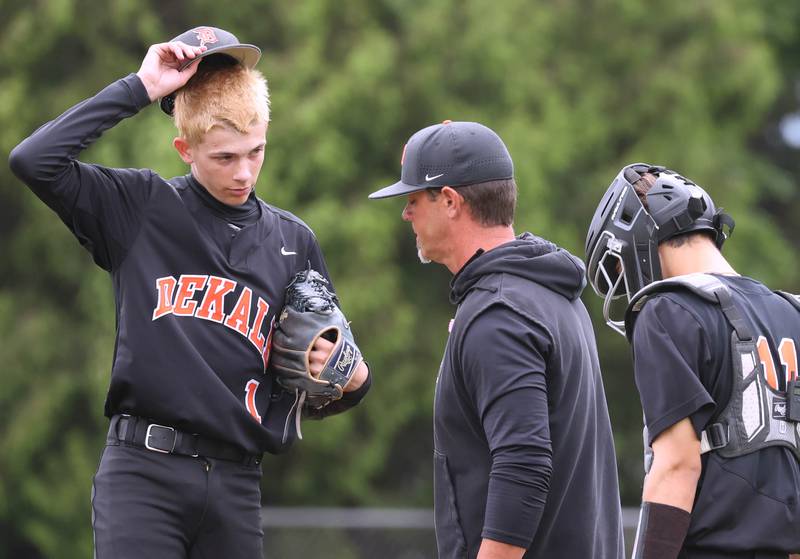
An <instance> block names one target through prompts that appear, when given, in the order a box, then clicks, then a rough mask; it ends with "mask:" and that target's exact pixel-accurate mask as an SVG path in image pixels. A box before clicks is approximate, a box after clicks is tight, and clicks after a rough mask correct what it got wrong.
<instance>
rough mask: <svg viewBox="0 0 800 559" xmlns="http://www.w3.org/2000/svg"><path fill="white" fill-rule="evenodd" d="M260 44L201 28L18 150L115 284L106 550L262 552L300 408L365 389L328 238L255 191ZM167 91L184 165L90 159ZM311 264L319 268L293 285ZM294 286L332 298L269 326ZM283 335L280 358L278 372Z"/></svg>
mask: <svg viewBox="0 0 800 559" xmlns="http://www.w3.org/2000/svg"><path fill="white" fill-rule="evenodd" d="M259 55H260V51H259V49H258V48H257V47H255V46H253V45H247V44H241V43H239V41H238V39H237V38H236V37H235V36H233V35H232V34H231V33H228V32H227V31H224V30H222V29H217V28H213V27H198V28H195V29H191V30H189V31H187V32H186V33H183V34H182V35H180V36H178V37H176V38H175V39H173V40H172V41H170V42H169V43H161V44H156V45H153V46H151V47H150V49H149V50H148V52H147V55H146V56H145V58H144V60H143V62H142V65H141V68H140V69H139V71H138V72H137V73H136V74H130V75H128V76H127V77H125V78H123V79H120V80H118V81H116V82H114V83H112V84H111V85H109V86H108V87H106V88H105V89H103V90H102V91H100V92H99V93H98V94H97V95H95V96H94V97H91V98H90V99H87V100H86V101H84V102H82V103H80V104H78V105H76V106H75V107H73V108H72V109H70V110H68V111H67V112H65V113H64V114H62V115H61V116H59V117H57V118H56V119H55V120H53V121H51V122H49V123H47V124H45V125H44V126H42V127H41V128H39V129H38V130H36V131H35V132H34V133H33V134H32V135H31V136H30V137H29V138H27V139H26V140H24V141H23V142H22V143H21V144H20V145H19V146H17V147H16V148H15V149H14V151H13V152H12V153H11V157H10V163H11V168H12V170H13V171H14V172H15V173H16V175H17V176H18V177H19V178H20V179H22V180H23V181H24V182H25V183H26V184H27V185H28V186H29V187H30V189H31V190H32V191H33V193H34V194H35V195H36V196H38V197H39V198H40V199H41V200H42V201H43V202H44V203H46V204H47V205H48V206H49V207H50V208H51V209H52V210H53V211H55V212H56V213H57V214H58V216H59V217H60V218H61V220H62V221H63V222H64V223H65V224H66V225H67V227H68V228H69V229H70V231H71V232H72V233H73V234H74V235H75V237H76V238H77V239H78V240H79V241H80V242H81V244H82V245H84V247H85V248H86V249H87V250H89V251H90V252H91V254H92V257H93V258H94V260H95V262H96V263H97V264H98V266H100V267H101V268H103V269H104V270H106V271H107V272H109V274H110V275H111V278H112V281H113V284H114V293H115V299H116V301H115V302H116V309H117V339H116V345H115V352H114V361H113V366H112V370H111V386H110V388H109V391H108V396H107V399H106V406H105V413H106V415H107V416H108V417H109V419H110V427H109V431H108V437H107V440H106V446H105V449H104V450H103V454H102V457H101V459H100V465H99V467H98V470H97V474H96V475H95V478H94V484H93V492H92V527H93V530H94V542H95V555H94V557H96V558H97V559H110V558H114V559H133V558H137V559H138V558H144V557H151V558H159V559H187V558H195V559H199V558H200V557H227V558H230V559H238V558H241V559H252V558H254V557H262V556H263V553H262V540H263V536H264V534H263V531H262V529H261V519H260V511H261V493H260V480H261V458H262V454H263V453H264V452H270V453H278V452H282V451H284V450H286V449H287V448H288V447H289V445H290V444H291V443H292V441H293V440H294V438H295V434H296V433H295V429H294V426H295V425H296V424H297V423H296V422H297V421H299V417H300V414H301V413H302V410H303V409H304V408H306V409H308V410H309V415H312V416H314V417H323V416H325V415H330V414H333V413H338V412H341V411H344V410H346V409H348V408H350V407H352V406H354V405H356V404H357V403H358V402H359V401H360V400H361V398H363V396H364V395H365V394H366V392H367V390H368V389H369V385H370V381H369V374H368V371H367V367H366V365H365V364H364V363H363V361H362V359H361V356H360V353H359V352H358V350H357V348H356V346H355V344H354V343H353V339H352V335H351V334H350V332H349V329H347V328H346V327H345V326H344V325H346V321H344V318H343V317H342V316H341V312H340V311H338V307H337V309H336V312H333V310H332V309H331V308H330V305H331V304H332V303H333V301H335V298H333V296H332V295H331V294H330V293H328V292H327V290H325V293H323V290H322V289H321V288H320V287H319V286H320V285H329V284H327V283H325V282H326V281H329V280H328V279H327V271H326V268H325V262H324V259H323V257H322V252H321V250H320V247H319V244H318V243H317V240H316V237H315V236H314V234H313V232H312V231H311V230H310V229H309V228H308V227H307V226H306V225H305V224H304V223H303V222H302V221H301V220H299V219H298V218H297V217H295V216H294V215H292V214H290V213H289V212H285V211H283V210H280V209H278V208H275V207H274V206H271V205H269V204H267V203H265V202H264V201H263V200H261V199H259V198H257V197H256V195H255V184H256V181H257V180H258V175H259V171H260V170H261V166H262V164H263V162H264V149H265V145H266V132H267V125H268V123H269V116H270V114H269V97H268V91H267V84H266V80H265V79H264V77H263V76H262V75H261V74H260V73H259V72H258V71H257V70H255V69H253V67H254V66H255V64H256V62H258V59H259ZM200 58H202V60H201V61H200V62H199V63H198V62H197V59H200ZM176 91H177V93H176ZM158 99H161V103H160V104H161V107H162V109H163V110H164V111H165V112H167V113H168V114H171V115H173V116H174V119H175V125H176V127H177V129H178V137H177V138H175V140H174V141H173V144H174V146H175V148H176V149H177V151H178V154H179V155H180V157H181V159H182V160H183V161H184V162H185V163H186V164H187V165H188V166H189V169H190V172H189V173H188V174H186V175H185V176H182V177H175V178H172V179H168V180H167V179H164V178H162V177H160V176H159V175H158V174H156V173H155V172H154V171H152V170H149V169H115V168H108V167H102V166H99V165H90V164H87V163H83V162H80V161H78V159H77V157H78V155H79V154H80V152H81V151H82V150H83V149H85V148H86V147H88V146H89V145H90V144H91V143H92V142H94V141H95V140H97V139H98V138H99V137H100V135H101V134H102V133H103V132H104V131H106V130H107V129H109V128H111V127H112V126H114V125H116V124H117V123H118V122H120V121H121V120H123V119H124V118H127V117H132V116H134V115H136V114H137V113H138V112H139V111H141V110H143V109H145V107H147V106H148V105H150V104H151V103H153V102H154V101H156V100H158ZM309 263H310V266H311V267H313V268H314V269H315V270H317V271H318V272H319V273H311V272H310V271H308V272H304V273H303V279H302V280H299V279H298V280H295V275H296V274H297V273H298V272H303V270H304V269H306V268H307V267H308V266H309ZM323 278H324V279H323ZM293 280H294V283H293V286H294V288H295V289H293V290H290V293H292V296H291V298H290V302H291V303H292V304H295V303H297V302H298V301H300V300H302V298H303V294H304V293H313V294H316V296H323V297H327V299H326V301H328V309H327V310H325V311H324V312H322V313H316V312H314V311H308V312H306V311H301V310H296V308H295V307H290V308H287V310H286V313H285V317H284V319H283V320H281V327H280V329H279V330H278V331H274V325H275V323H276V322H277V317H278V314H279V313H280V312H281V310H282V308H283V303H284V298H285V295H286V287H287V285H288V284H289V283H290V282H293ZM307 280H308V281H307ZM299 308H301V307H300V306H297V309H299ZM309 319H313V320H311V321H310V325H306V322H307V321H308V320H309ZM327 319H331V320H332V322H331V323H330V324H329V325H328V326H325V324H326V322H325V320H327ZM319 331H322V332H323V333H325V332H327V334H326V335H328V337H329V338H331V340H332V341H330V340H327V339H325V338H323V337H322V336H316V335H315V334H316V333H317V332H319ZM273 334H274V338H273ZM306 334H308V337H306ZM273 339H274V341H275V342H276V346H277V349H276V352H275V354H276V361H278V362H280V364H281V367H280V368H277V369H276V368H272V369H270V371H267V370H266V368H267V365H268V363H269V362H270V348H271V343H270V342H271V340H273ZM295 344H297V345H295ZM295 350H297V351H295ZM298 351H300V352H301V353H302V359H299V358H298V355H299V353H298ZM332 351H333V352H337V353H335V356H334V357H331V356H330V354H331V352H332ZM278 371H283V372H282V373H278ZM270 372H274V373H275V374H276V375H277V374H281V375H282V381H281V382H282V383H283V385H284V386H287V387H289V388H290V390H284V389H283V388H282V386H281V385H280V384H278V383H276V382H274V378H275V377H274V375H273V374H269V373H270ZM306 393H307V394H308V397H306V396H304V394H306ZM304 400H305V401H306V402H307V404H304Z"/></svg>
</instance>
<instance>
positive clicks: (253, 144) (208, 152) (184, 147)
mask: <svg viewBox="0 0 800 559" xmlns="http://www.w3.org/2000/svg"><path fill="white" fill-rule="evenodd" d="M266 136H267V124H266V123H260V124H256V125H253V126H251V127H250V129H249V130H248V131H247V132H246V133H244V134H243V133H241V132H239V131H237V130H235V129H233V128H231V127H228V126H214V127H213V128H212V129H211V130H209V131H208V132H207V133H206V134H205V136H203V139H202V140H201V141H200V142H199V143H197V144H196V145H189V144H188V142H186V140H184V139H183V138H176V139H175V147H176V149H177V150H178V152H179V153H180V154H181V158H182V159H183V160H184V161H185V162H186V163H188V164H189V165H191V168H192V174H193V175H194V177H195V178H196V179H197V180H198V181H199V182H200V184H202V185H203V186H204V187H205V189H206V190H208V192H209V193H210V194H211V195H212V196H213V197H214V198H216V199H217V200H219V201H220V202H222V203H223V204H228V205H229V206H241V205H242V204H244V203H245V202H246V201H247V197H248V196H249V195H250V192H252V191H253V189H254V188H255V186H256V181H258V174H259V173H260V172H261V165H263V163H264V148H265V146H266V143H267V142H266Z"/></svg>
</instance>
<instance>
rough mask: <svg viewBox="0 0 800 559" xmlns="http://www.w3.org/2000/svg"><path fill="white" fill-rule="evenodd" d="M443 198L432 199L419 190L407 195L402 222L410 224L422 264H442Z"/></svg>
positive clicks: (444, 248) (445, 220) (444, 250)
mask: <svg viewBox="0 0 800 559" xmlns="http://www.w3.org/2000/svg"><path fill="white" fill-rule="evenodd" d="M444 202H445V199H444V196H442V195H441V194H439V195H438V196H436V199H432V198H431V196H430V195H429V194H428V192H426V191H424V190H420V191H417V192H412V193H411V194H409V195H408V200H407V201H406V206H405V207H404V208H403V220H405V221H408V222H410V223H411V228H412V229H413V231H414V234H415V235H416V237H417V253H418V255H419V259H420V261H421V262H422V263H423V264H428V263H429V262H432V261H433V262H439V263H441V262H443V257H444V255H445V254H446V252H447V251H446V243H447V237H448V235H447V215H446V211H445V207H444Z"/></svg>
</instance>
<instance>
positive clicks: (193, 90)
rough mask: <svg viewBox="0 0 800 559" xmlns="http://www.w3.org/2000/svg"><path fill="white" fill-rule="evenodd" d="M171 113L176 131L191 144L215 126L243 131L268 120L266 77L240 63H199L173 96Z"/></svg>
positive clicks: (200, 140) (200, 139) (194, 143)
mask: <svg viewBox="0 0 800 559" xmlns="http://www.w3.org/2000/svg"><path fill="white" fill-rule="evenodd" d="M209 58H211V57H209ZM204 62H205V61H204ZM174 114H175V126H176V127H177V128H178V132H179V133H180V135H181V136H183V138H185V139H186V141H187V142H189V144H192V145H196V144H198V143H200V142H202V140H203V137H204V136H205V134H207V133H208V132H209V131H210V130H211V129H212V128H213V127H215V126H226V127H230V128H233V129H234V130H236V131H238V132H241V133H243V134H244V133H247V131H248V130H249V129H250V127H251V126H253V125H255V124H259V123H262V122H263V123H268V122H269V90H268V89H267V80H266V79H265V78H264V76H263V75H262V74H261V72H259V71H258V70H254V69H252V68H246V67H244V66H242V65H241V64H233V65H225V66H220V65H217V64H209V65H206V64H201V66H200V68H198V70H197V73H196V74H195V75H194V76H192V79H190V80H189V81H188V83H187V84H186V85H185V86H184V87H183V88H181V89H180V90H179V91H178V93H177V95H176V96H175V113H174Z"/></svg>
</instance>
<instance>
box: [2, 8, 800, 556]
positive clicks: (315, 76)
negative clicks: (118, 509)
mask: <svg viewBox="0 0 800 559" xmlns="http://www.w3.org/2000/svg"><path fill="white" fill-rule="evenodd" d="M0 14H2V15H1V16H0V154H4V155H6V154H8V152H9V151H10V150H11V149H12V148H13V147H14V145H16V144H17V143H18V142H19V141H20V140H21V139H22V138H24V137H25V136H26V135H28V134H29V133H30V132H31V131H33V130H34V129H35V128H36V127H37V126H38V125H40V124H41V123H43V122H44V121H46V120H48V119H50V118H53V117H55V116H56V115H57V114H59V113H60V112H61V111H63V110H65V109H66V108H67V107H69V106H71V105H72V104H74V103H76V102H78V101H80V100H81V99H83V98H85V97H87V96H89V95H91V94H93V93H94V92H96V91H97V90H99V89H101V88H102V87H103V86H104V85H106V84H107V83H108V82H110V81H112V80H114V79H116V78H119V77H122V76H124V75H125V74H127V73H129V72H135V71H136V70H137V69H138V66H139V63H140V61H141V58H142V57H143V55H144V53H145V51H146V49H147V46H148V45H149V44H152V43H155V42H161V41H164V40H166V39H168V38H170V37H172V36H175V35H177V34H179V33H181V32H182V31H184V30H186V29H188V28H190V27H193V26H195V25H202V24H206V25H215V26H218V27H223V28H226V29H229V30H231V31H233V32H235V33H236V34H237V35H238V36H239V38H240V39H242V40H243V41H245V42H250V43H255V44H257V45H259V46H261V47H262V49H263V51H264V54H263V58H262V61H261V62H260V64H259V68H260V69H261V70H262V71H263V72H264V73H265V75H266V76H267V78H268V80H269V82H270V86H271V92H272V110H273V121H272V123H271V125H270V130H269V135H268V141H269V144H268V149H267V158H266V163H265V166H264V170H263V172H262V177H261V179H260V182H259V186H258V192H259V195H260V196H261V197H262V198H264V199H266V200H267V201H269V202H271V203H274V204H275V205H278V206H280V207H283V208H286V209H288V210H290V211H292V212H294V213H296V214H298V215H299V216H300V217H302V218H303V219H304V220H305V221H306V222H307V223H309V224H310V225H311V226H312V227H313V228H314V229H315V231H316V232H317V235H318V237H319V239H320V241H321V244H322V246H323V249H324V251H325V254H326V257H327V260H328V263H329V266H330V269H331V273H332V275H333V277H334V279H335V281H336V287H337V291H338V293H339V295H340V297H341V299H342V301H343V305H344V307H345V310H346V312H347V314H348V316H349V317H350V318H351V319H352V320H353V325H354V329H355V331H356V333H357V335H358V337H359V342H360V345H361V346H362V349H363V350H364V353H365V354H366V356H367V357H368V359H369V361H370V364H371V366H372V369H373V371H374V374H375V377H374V379H375V380H374V387H373V390H372V392H371V393H370V395H369V397H368V399H367V400H365V402H364V404H363V405H362V406H360V407H359V408H358V409H357V410H355V411H354V412H352V413H348V414H345V415H343V416H340V417H337V418H333V419H330V420H328V421H325V422H324V423H314V424H308V425H307V427H305V428H304V431H305V434H306V439H305V440H304V441H302V442H301V443H299V444H297V445H296V446H295V448H294V449H293V450H292V452H290V453H289V454H288V455H286V456H281V457H277V458H270V459H268V460H267V461H266V462H265V468H264V470H265V476H264V491H263V494H264V500H265V504H269V505H278V504H292V505H300V504H321V505H340V506H359V505H363V506H430V505H431V494H432V493H431V475H430V455H431V446H432V444H431V428H430V424H431V410H432V394H433V384H434V378H435V373H436V370H437V367H438V363H439V358H440V355H441V350H442V347H443V343H444V340H445V337H446V326H447V323H448V320H449V318H450V317H451V315H452V312H453V308H452V307H451V306H450V305H449V304H448V303H447V292H448V288H447V284H448V281H449V274H448V273H447V272H446V270H444V269H443V268H441V267H437V266H428V267H421V266H420V265H419V263H418V262H417V260H416V255H415V249H414V242H413V237H412V235H411V233H410V229H409V227H408V226H407V225H406V224H404V223H403V222H402V221H401V220H400V211H401V209H402V204H403V201H402V200H400V199H395V200H389V201H382V202H368V201H367V198H366V197H367V194H368V193H370V192H372V191H373V190H375V189H377V188H378V187H380V186H385V185H387V184H390V183H391V182H394V181H395V180H397V177H398V175H399V171H400V168H399V159H400V153H401V150H402V147H403V144H404V142H405V141H406V139H407V138H408V137H409V136H410V135H411V134H412V133H413V132H414V131H416V130H417V129H419V128H422V127H423V126H427V125H429V124H432V123H435V122H440V121H442V120H444V119H448V118H449V119H453V120H477V121H480V122H483V123H485V124H487V125H489V126H491V127H492V128H493V129H495V130H496V131H497V132H498V133H499V134H500V135H501V137H503V138H504V140H505V141H506V143H507V145H508V147H509V149H510V151H511V153H512V155H513V157H514V160H515V165H516V176H517V182H518V184H519V186H520V202H519V209H518V215H517V219H516V229H517V231H518V232H521V231H523V230H530V231H532V232H534V233H537V234H540V235H542V236H545V237H548V238H550V239H552V240H553V241H555V242H557V243H558V244H560V245H562V246H564V247H565V248H567V249H569V250H571V251H572V252H574V253H575V254H578V255H581V256H582V255H583V239H584V235H585V231H586V227H587V224H588V220H589V219H590V217H591V215H592V213H593V211H594V207H595V204H596V203H597V202H598V200H599V197H600V195H601V194H602V193H603V191H604V190H605V188H606V186H607V185H608V183H609V182H610V180H611V179H612V178H613V177H614V175H615V174H616V172H617V171H618V169H619V168H620V167H621V166H622V165H624V164H626V163H629V162H632V161H635V160H639V161H647V162H653V163H662V164H666V165H668V166H670V167H672V168H675V169H679V170H680V171H682V172H683V173H685V174H686V175H687V176H689V177H691V178H692V179H694V180H695V181H697V182H698V183H700V184H702V185H704V186H705V187H706V188H707V189H708V190H709V191H710V192H711V194H712V196H714V198H715V199H716V200H717V202H718V203H720V204H721V205H723V206H725V208H726V209H727V210H728V211H729V212H730V213H731V214H732V215H734V216H735V218H736V220H737V228H736V233H735V235H734V237H733V238H732V239H731V241H730V242H729V245H728V246H727V247H726V254H727V255H728V257H729V258H730V260H731V261H732V262H733V263H734V266H735V267H736V268H737V269H738V270H739V271H740V272H742V273H745V274H749V275H754V276H756V277H758V278H760V279H763V280H765V281H766V282H767V283H769V284H771V285H773V286H774V287H780V288H783V289H788V290H792V291H795V292H800V268H799V267H798V263H797V258H796V255H797V250H798V237H797V234H796V233H795V230H794V226H795V224H796V219H795V218H793V217H792V216H793V215H797V213H798V210H800V195H798V187H797V181H798V178H800V164H798V162H797V157H796V152H795V151H793V150H791V149H790V148H789V147H787V146H786V145H785V144H784V143H783V142H782V140H781V136H780V134H779V133H778V123H779V120H780V118H781V117H782V116H783V115H785V114H786V113H789V112H793V111H795V110H797V101H798V99H797V93H796V85H797V79H798V75H799V72H798V70H799V68H798V60H800V57H798V54H800V37H798V34H797V32H796V29H798V24H800V4H798V3H797V2H791V1H781V0H776V1H772V2H750V1H746V0H728V1H727V2H717V1H714V0H697V1H695V2H675V3H667V2H656V1H642V0H549V1H546V0H535V1H534V0H497V1H493V2H490V1H489V0H461V1H454V0H425V1H422V0H369V1H368V0H342V1H339V2H332V1H324V0H313V1H311V0H309V1H305V0H298V1H297V2H289V1H267V0H260V1H255V0H239V1H238V2H235V3H227V2H225V3H223V2H219V1H218V0H216V1H210V0H197V1H194V2H188V1H181V0H174V1H170V2H160V1H156V0H109V1H108V2H105V3H96V2H93V1H89V0H38V1H37V2H28V1H22V0H0ZM174 133H175V132H174V128H173V127H172V123H171V121H170V120H169V119H167V118H165V117H164V115H163V114H161V112H160V111H159V110H158V109H157V108H155V107H151V108H148V109H147V110H145V111H143V112H142V113H141V114H140V115H138V116H137V117H135V118H134V119H130V120H129V121H126V122H124V123H122V124H121V125H119V126H118V127H116V128H115V129H114V130H112V131H111V132H109V133H108V134H107V135H106V137H104V139H103V140H102V141H100V142H99V143H98V144H97V145H96V146H94V147H92V148H91V149H90V150H89V151H88V152H87V153H85V154H84V155H83V156H82V159H83V160H84V161H93V162H98V163H102V164H105V165H111V166H125V167H151V168H154V169H155V170H156V171H158V172H159V173H161V174H162V175H165V176H174V175H178V174H183V173H184V172H185V168H184V166H183V164H182V163H181V162H180V160H179V159H178V157H177V156H176V154H175V152H174V151H173V149H172V147H171V139H172V138H173V136H174ZM0 254H2V260H0V261H1V262H2V264H0V266H2V267H1V268H0V272H1V273H0V542H2V544H0V558H2V557H60V558H71V557H86V556H89V555H90V553H91V529H90V514H91V513H90V502H89V495H90V487H91V476H92V474H93V472H94V469H95V467H96V462H97V459H98V457H99V454H100V450H101V445H102V444H103V433H104V430H105V427H106V420H105V419H104V418H103V417H102V402H103V399H104V397H105V390H106V387H107V383H108V374H109V364H110V362H111V352H112V348H113V342H114V306H113V300H112V293H111V286H110V282H109V281H108V278H107V277H106V274H105V273H104V272H102V271H101V270H99V269H97V268H95V267H94V266H93V264H92V263H91V260H90V258H89V256H88V254H85V253H84V252H83V250H82V249H81V248H80V247H79V245H78V243H77V242H76V241H75V240H74V239H73V238H72V237H71V236H70V234H69V233H68V231H67V230H66V229H65V228H64V227H63V225H62V224H61V223H60V221H59V220H58V219H57V218H56V217H55V215H53V214H52V213H51V212H50V210H48V209H47V208H46V207H45V206H44V205H43V204H41V203H40V202H38V200H37V199H35V197H34V196H33V195H32V194H30V192H29V191H28V190H27V189H26V188H25V187H24V185H22V184H20V183H19V181H17V180H16V179H15V178H14V177H13V176H12V174H11V173H10V171H9V170H8V168H7V166H6V165H3V166H0ZM584 300H585V301H586V303H587V305H589V307H590V309H591V310H592V313H593V317H594V319H595V325H596V330H597V332H598V343H599V347H600V351H601V358H602V362H603V369H604V377H605V382H606V389H607V396H608V400H609V405H610V408H611V414H612V422H613V426H614V429H615V436H616V444H617V453H618V457H619V466H620V477H621V485H622V498H623V504H627V505H634V504H636V503H638V498H639V491H640V487H641V458H640V455H641V438H640V429H641V409H640V407H639V404H638V400H637V398H636V394H635V391H634V390H633V386H632V382H633V379H632V373H631V369H630V359H629V355H628V348H627V345H626V344H625V342H624V340H623V339H622V338H621V337H620V336H617V335H615V334H613V333H611V331H610V330H609V329H607V328H605V327H604V325H603V323H602V320H601V319H600V314H599V308H600V305H599V300H598V299H597V298H596V297H594V296H593V294H592V293H591V292H587V293H586V294H585V296H584Z"/></svg>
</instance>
